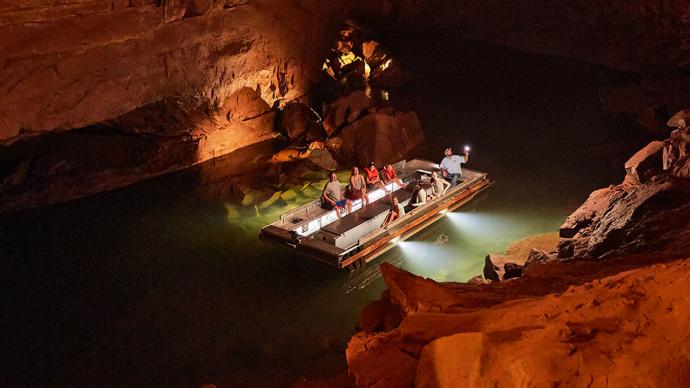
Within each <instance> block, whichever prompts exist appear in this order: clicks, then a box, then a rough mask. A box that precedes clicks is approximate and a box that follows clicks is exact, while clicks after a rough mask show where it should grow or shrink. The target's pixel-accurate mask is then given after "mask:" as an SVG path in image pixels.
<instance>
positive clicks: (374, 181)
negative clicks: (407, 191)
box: [364, 162, 388, 193]
mask: <svg viewBox="0 0 690 388" xmlns="http://www.w3.org/2000/svg"><path fill="white" fill-rule="evenodd" d="M364 173H365V174H367V187H368V188H369V189H370V190H372V189H374V188H376V187H377V186H378V187H380V188H382V189H383V191H385V192H386V193H388V190H386V185H384V184H383V182H381V179H380V178H379V170H378V169H376V166H375V165H374V162H371V164H370V165H369V168H365V169H364Z"/></svg>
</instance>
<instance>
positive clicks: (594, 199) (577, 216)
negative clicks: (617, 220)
mask: <svg viewBox="0 0 690 388" xmlns="http://www.w3.org/2000/svg"><path fill="white" fill-rule="evenodd" d="M623 195H624V192H623V190H621V189H620V188H618V187H614V186H611V187H607V188H604V189H599V190H596V191H594V192H592V194H590V195H589V198H587V201H585V203H583V204H582V205H580V207H579V208H578V209H577V210H575V211H574V212H573V213H572V214H571V215H569V216H568V218H566V219H565V222H563V225H561V227H560V236H561V237H562V238H572V237H574V236H575V235H576V234H577V233H579V232H580V231H581V230H582V229H583V228H586V227H588V226H589V225H591V224H592V223H593V222H595V221H596V220H598V218H599V217H600V216H601V214H602V213H603V212H604V211H606V209H608V207H609V206H610V204H611V203H612V202H614V201H616V200H618V199H619V198H621V197H622V196H623Z"/></svg>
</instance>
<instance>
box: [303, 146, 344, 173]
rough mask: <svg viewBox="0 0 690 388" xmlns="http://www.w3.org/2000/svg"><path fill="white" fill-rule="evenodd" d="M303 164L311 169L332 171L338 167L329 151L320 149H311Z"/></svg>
mask: <svg viewBox="0 0 690 388" xmlns="http://www.w3.org/2000/svg"><path fill="white" fill-rule="evenodd" d="M304 164H305V165H306V166H307V167H309V168H311V169H313V170H326V171H334V170H335V169H337V168H338V162H336V161H335V159H333V156H331V153H330V152H328V151H327V150H321V149H316V150H313V151H312V152H311V154H309V157H307V159H306V160H305V161H304Z"/></svg>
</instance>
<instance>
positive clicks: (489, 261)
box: [484, 254, 526, 282]
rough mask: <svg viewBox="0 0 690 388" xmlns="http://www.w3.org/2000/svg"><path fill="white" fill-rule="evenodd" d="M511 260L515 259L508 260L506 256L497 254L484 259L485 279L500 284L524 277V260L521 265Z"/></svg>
mask: <svg viewBox="0 0 690 388" xmlns="http://www.w3.org/2000/svg"><path fill="white" fill-rule="evenodd" d="M525 259H526V258H525ZM509 260H514V259H508V258H506V257H505V256H501V255H495V254H488V255H486V258H485V259H484V278H486V279H488V280H491V281H494V282H500V281H503V280H508V279H512V278H517V277H520V275H522V267H523V265H524V259H523V261H522V263H519V264H518V263H513V262H511V261H509Z"/></svg>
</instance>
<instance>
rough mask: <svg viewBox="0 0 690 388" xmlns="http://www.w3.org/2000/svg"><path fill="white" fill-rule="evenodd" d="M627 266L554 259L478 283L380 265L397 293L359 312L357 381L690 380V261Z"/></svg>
mask: <svg viewBox="0 0 690 388" xmlns="http://www.w3.org/2000/svg"><path fill="white" fill-rule="evenodd" d="M655 259H656V258H654V260H655ZM629 265H630V263H629V262H625V261H622V262H616V263H613V264H612V265H608V266H604V265H588V264H587V265H582V264H581V263H580V264H575V265H573V264H566V263H557V264H556V263H552V264H550V267H551V268H550V269H549V272H548V274H546V273H542V274H540V275H539V276H531V277H529V278H522V279H518V280H514V281H510V282H506V283H501V284H491V285H473V284H459V283H443V284H440V283H436V282H434V281H432V280H428V279H423V278H420V277H417V276H414V275H412V274H410V273H407V272H405V271H402V270H399V269H397V268H395V267H393V266H391V265H389V264H384V265H382V266H381V271H382V273H383V276H384V279H385V281H386V284H387V285H388V288H389V290H390V291H389V292H387V293H384V295H383V298H382V300H381V301H377V302H374V304H376V305H377V306H378V307H373V305H374V304H372V305H370V306H368V307H367V308H365V310H363V312H362V318H360V321H361V322H362V321H365V322H367V325H366V326H362V328H363V329H364V331H361V332H359V333H358V334H356V335H355V336H354V337H353V338H352V339H351V340H350V343H349V344H348V348H347V361H348V366H349V373H350V380H351V382H353V383H354V385H355V386H360V387H411V386H417V387H494V386H515V387H528V386H595V387H596V386H608V385H610V384H613V385H620V386H687V384H688V383H690V373H688V371H690V336H689V335H688V333H687V327H688V325H690V311H688V306H690V299H689V297H688V292H689V291H690V288H689V287H690V272H689V270H690V259H685V260H677V261H672V262H669V263H665V264H656V265H651V266H645V267H642V268H636V269H632V270H630V269H628V270H624V269H625V268H626V267H627V268H629ZM615 271H622V272H620V273H616V274H612V273H615ZM386 307H387V308H388V309H387V310H384V309H385V308H386ZM396 315H397V317H398V318H397V321H400V324H399V325H397V326H395V327H394V328H391V327H390V326H391V325H390V323H389V324H386V322H395V321H396V320H393V319H392V318H388V317H393V316H396Z"/></svg>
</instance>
